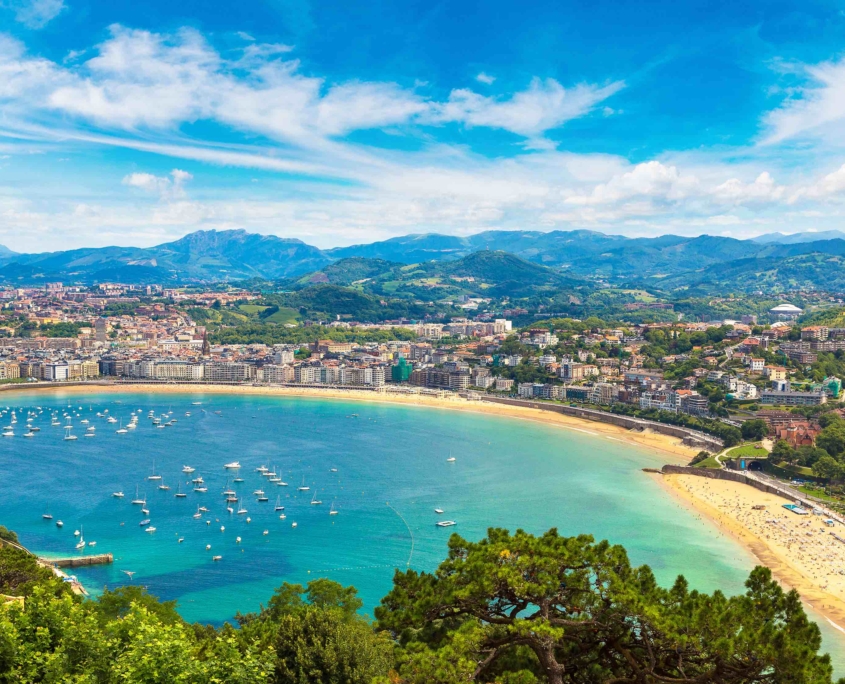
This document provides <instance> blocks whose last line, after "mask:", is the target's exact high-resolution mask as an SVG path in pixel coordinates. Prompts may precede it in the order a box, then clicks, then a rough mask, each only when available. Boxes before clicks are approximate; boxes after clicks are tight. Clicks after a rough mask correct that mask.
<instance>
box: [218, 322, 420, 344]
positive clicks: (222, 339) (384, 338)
mask: <svg viewBox="0 0 845 684" xmlns="http://www.w3.org/2000/svg"><path fill="white" fill-rule="evenodd" d="M208 337H209V341H210V342H211V343H212V344H253V343H258V342H263V343H264V344H268V345H273V344H310V343H312V342H316V341H317V340H334V341H335V342H389V341H391V340H413V339H416V335H415V334H414V333H413V332H412V331H411V330H408V329H407V328H391V329H390V330H360V329H357V328H349V329H343V328H329V327H326V326H322V325H312V326H308V327H297V328H285V327H282V326H278V325H273V324H269V323H254V322H249V323H243V324H239V325H237V326H236V327H232V328H218V329H217V330H215V331H214V332H212V333H210V334H209V336H208Z"/></svg>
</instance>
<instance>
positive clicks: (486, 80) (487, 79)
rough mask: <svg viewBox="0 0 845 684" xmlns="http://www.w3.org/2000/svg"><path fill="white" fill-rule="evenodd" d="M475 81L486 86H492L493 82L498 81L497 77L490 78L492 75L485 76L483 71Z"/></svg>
mask: <svg viewBox="0 0 845 684" xmlns="http://www.w3.org/2000/svg"><path fill="white" fill-rule="evenodd" d="M475 80H476V81H478V82H479V83H484V84H485V85H492V84H493V82H494V81H495V80H496V77H495V76H490V74H485V73H484V72H483V71H482V72H481V73H480V74H478V76H476V77H475Z"/></svg>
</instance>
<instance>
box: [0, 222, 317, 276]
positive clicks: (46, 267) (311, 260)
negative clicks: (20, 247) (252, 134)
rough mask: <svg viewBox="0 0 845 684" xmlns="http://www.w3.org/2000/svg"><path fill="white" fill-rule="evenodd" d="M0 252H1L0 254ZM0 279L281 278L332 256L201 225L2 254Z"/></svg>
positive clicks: (271, 238) (300, 245)
mask: <svg viewBox="0 0 845 684" xmlns="http://www.w3.org/2000/svg"><path fill="white" fill-rule="evenodd" d="M0 256H2V255H0ZM2 261H3V262H4V265H3V266H2V267H0V281H5V282H29V283H37V282H44V281H49V280H67V281H74V282H77V281H78V282H87V283H90V282H102V281H106V280H116V281H123V282H137V283H144V282H165V283H169V282H185V281H224V280H243V279H246V278H252V277H264V278H284V277H288V276H291V275H297V274H299V273H304V272H306V271H312V270H314V269H317V268H320V267H322V266H324V265H326V264H328V263H329V262H330V261H331V260H330V259H329V258H328V257H326V256H325V255H324V254H323V253H322V252H321V251H320V250H319V249H317V248H316V247H312V246H310V245H307V244H305V243H304V242H302V241H301V240H292V239H286V238H279V237H276V236H274V235H256V234H253V233H247V232H246V231H244V230H224V231H216V230H205V231H197V232H195V233H191V234H189V235H186V236H185V237H183V238H181V239H179V240H176V241H175V242H168V243H165V244H162V245H158V246H156V247H149V248H138V247H102V248H99V249H76V250H70V251H66V252H46V253H42V254H18V255H12V256H9V257H4V258H3V259H2Z"/></svg>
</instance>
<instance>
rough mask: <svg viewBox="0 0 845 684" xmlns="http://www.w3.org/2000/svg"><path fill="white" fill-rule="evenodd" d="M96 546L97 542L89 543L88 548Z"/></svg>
mask: <svg viewBox="0 0 845 684" xmlns="http://www.w3.org/2000/svg"><path fill="white" fill-rule="evenodd" d="M96 545H97V542H95V541H90V542H88V546H96Z"/></svg>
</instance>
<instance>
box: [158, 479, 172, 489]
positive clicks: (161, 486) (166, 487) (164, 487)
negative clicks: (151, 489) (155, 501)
mask: <svg viewBox="0 0 845 684" xmlns="http://www.w3.org/2000/svg"><path fill="white" fill-rule="evenodd" d="M158 488H159V489H161V490H162V491H165V492H166V491H167V490H168V489H170V487H169V486H168V485H166V484H164V480H162V482H161V484H160V485H159V486H158Z"/></svg>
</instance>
